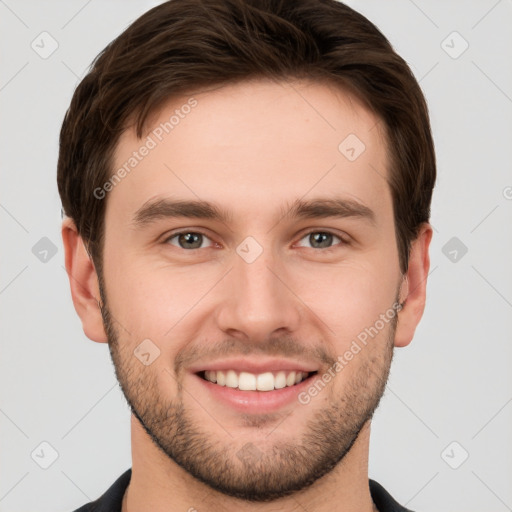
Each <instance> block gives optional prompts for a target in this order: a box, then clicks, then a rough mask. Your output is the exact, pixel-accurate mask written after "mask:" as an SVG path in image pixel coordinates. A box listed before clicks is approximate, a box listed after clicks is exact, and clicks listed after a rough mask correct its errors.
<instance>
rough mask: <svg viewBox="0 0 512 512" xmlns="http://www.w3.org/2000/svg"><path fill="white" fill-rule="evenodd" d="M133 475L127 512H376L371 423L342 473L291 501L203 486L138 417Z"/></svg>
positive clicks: (125, 506)
mask: <svg viewBox="0 0 512 512" xmlns="http://www.w3.org/2000/svg"><path fill="white" fill-rule="evenodd" d="M131 424H132V432H131V436H132V476H131V480H130V484H129V486H128V489H127V491H126V493H125V495H124V498H123V507H122V512H134V511H137V512H149V511H151V512H174V511H185V510H186V511H189V512H194V511H196V512H198V511H201V510H208V511H210V512H221V511H222V512H234V511H244V512H255V511H258V512H269V511H271V510H274V511H275V510H277V509H278V510H280V511H283V512H288V511H296V510H304V509H305V510H315V512H327V511H329V512H333V511H337V510H339V511H343V512H356V511H357V512H375V511H377V508H376V507H375V505H374V504H373V501H372V499H371V495H370V490H369V485H368V447H369V434H370V423H369V422H368V423H367V424H366V425H365V426H364V427H363V429H362V430H361V433H360V435H359V436H358V438H357V439H356V441H355V443H354V445H353V446H352V448H351V450H350V451H349V453H347V455H346V456H345V457H344V459H343V461H342V462H340V463H339V464H338V466H336V468H335V469H334V470H333V471H331V472H330V473H328V474H327V475H325V476H323V477H322V478H320V479H319V480H317V481H316V482H315V483H314V484H313V485H311V486H310V487H308V488H307V489H305V490H303V491H298V492H296V493H294V494H292V495H291V496H288V497H285V498H280V499H278V500H274V501H272V502H268V503H254V502H248V501H244V500H240V499H237V498H233V497H231V496H226V495H225V494H222V493H220V492H218V491H215V490H213V489H211V488H210V487H208V486H207V485H205V484H203V483H202V482H199V481H198V480H196V479H195V478H194V477H192V476H191V475H190V474H189V473H187V472H186V471H185V470H184V469H183V468H181V467H180V466H178V465H177V464H176V463H175V462H174V461H172V460H171V459H169V458H168V457H167V455H165V454H164V453H163V452H162V451H161V450H160V449H159V448H158V447H157V446H156V445H155V444H154V443H153V441H152V440H151V438H150V437H149V436H148V435H147V433H146V431H145V430H144V429H143V427H142V426H141V425H140V423H139V422H138V421H137V420H136V419H135V417H134V416H132V419H131Z"/></svg>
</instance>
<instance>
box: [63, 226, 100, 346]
mask: <svg viewBox="0 0 512 512" xmlns="http://www.w3.org/2000/svg"><path fill="white" fill-rule="evenodd" d="M62 242H63V244H64V253H65V259H66V272H67V274H68V277H69V286H70V287H71V297H72V299H73V305H74V306H75V310H76V312H77V313H78V316H79V317H80V319H81V320H82V328H83V330H84V333H85V335H86V336H87V337H88V338H89V339H90V340H92V341H97V342H99V343H106V342H107V341H108V338H107V335H106V333H105V329H104V327H103V319H102V316H101V310H100V308H99V305H98V302H99V301H100V293H99V285H98V276H97V274H96V269H95V268H94V264H93V262H92V261H91V259H90V258H89V254H88V253H87V251H86V249H85V246H84V243H83V241H82V237H81V236H80V235H79V234H78V230H77V228H76V226H75V223H74V222H73V220H72V219H70V218H65V219H64V220H63V221H62Z"/></svg>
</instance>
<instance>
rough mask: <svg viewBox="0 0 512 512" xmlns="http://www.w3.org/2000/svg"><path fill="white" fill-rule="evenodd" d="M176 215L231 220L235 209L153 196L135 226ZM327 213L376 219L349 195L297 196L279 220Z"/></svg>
mask: <svg viewBox="0 0 512 512" xmlns="http://www.w3.org/2000/svg"><path fill="white" fill-rule="evenodd" d="M177 217H187V218H193V219H209V220H215V221H219V222H223V223H230V222H232V220H233V212H232V211H230V210H226V209H224V208H221V207H219V206H217V205H215V204H214V203H211V202H209V201H203V200H173V199H167V198H160V199H150V200H148V201H146V202H145V203H144V204H143V205H142V206H141V207H140V208H139V209H138V210H137V211H136V212H135V214H134V216H133V224H134V226H135V227H136V228H142V227H145V226H147V225H148V224H152V223H153V222H155V221H157V220H159V219H169V218H177ZM328 217H336V218H349V217H355V218H360V219H362V220H364V221H367V222H369V223H370V224H372V225H375V223H376V216H375V213H374V212H373V210H371V209H370V208H369V207H368V206H366V205H364V204H362V203H360V202H359V201H355V200H353V199H348V198H347V199H345V198H321V199H313V200H309V201H304V200H302V199H297V200H295V201H294V202H293V203H291V204H289V203H287V204H285V205H284V206H283V207H282V208H281V210H280V220H282V219H283V218H287V219H322V218H328Z"/></svg>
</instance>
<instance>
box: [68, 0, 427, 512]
mask: <svg viewBox="0 0 512 512" xmlns="http://www.w3.org/2000/svg"><path fill="white" fill-rule="evenodd" d="M435 175H436V169H435V156H434V148H433V142H432V137H431V133H430V125H429V118H428V113H427V107H426V104H425V100H424V98H423V95H422V93H421V91H420V89H419V86H418V84H417V82H416V80H415V79H414V77H413V75H412V73H411V72H410V70H409V68H408V67H407V65H406V64H405V62H404V61H403V60H402V59H401V58H400V57H399V56H398V55H396V54H395V52H394V51H393V49H392V48H391V46H390V44H389V43H388V41H387V40H386V39H385V37H384V36H383V35H382V34H381V33H380V32H379V31H378V30H377V28H376V27H375V26H374V25H373V24H371V23H370V22H369V21H368V20H367V19H366V18H364V17H363V16H361V15H360V14H358V13H356V12H355V11H353V10H352V9H350V8H349V7H347V6H345V5H343V4H341V3H338V2H335V1H331V0H324V1H313V0H300V1H293V2H278V1H276V0H267V1H263V0H259V1H258V0H250V1H241V0H203V1H201V0H171V1H170V2H166V3H163V4H161V5H159V6H157V7H155V8H154V9H152V10H150V11H149V12H147V13H146V14H145V15H143V16H142V17H141V18H139V19H138V20H136V21H135V22H134V23H133V24H132V25H131V26H130V27H128V29H126V31H125V32H124V33H122V34H121V35H120V36H119V37H118V38H117V39H116V40H115V41H113V42H112V43H111V44H110V45H109V46H108V47H107V48H106V49H105V50H104V51H103V52H102V53H101V54H100V56H99V57H98V58H97V59H96V61H95V62H94V65H93V67H92V69H91V71H90V72H89V74H88V75H87V76H86V77H85V78H84V79H83V81H82V82H81V84H80V85H79V86H78V88H77V90H76V92H75V94H74V96H73V99H72V102H71V106H70V108H69V111H68V113H67V114H66V117H65V119H64V123H63V126H62V131H61V139H60V154H59V164H58V185H59V192H60V195H61V198H62V203H63V208H64V212H65V214H66V218H65V219H64V221H63V225H62V236H63V241H64V246H65V250H66V269H67V271H68V274H69V280H70V286H71V292H72V297H73V302H74V305H75V308H76V311H77V313H78V314H79V316H80V318H81V320H82V324H83V329H84V332H85V334H86V335H87V336H88V337H89V338H90V339H91V340H93V341H96V342H101V343H108V345H109V348H110V352H111V355H112V359H113V362H114V365H115V370H116V375H117V378H118V380H119V383H120V386H121V388H122V390H123V392H124V395H125V396H126V399H127V401H128V403H129V405H130V407H131V410H132V413H133V414H132V420H131V429H132V468H131V469H129V470H127V471H126V472H125V473H124V474H123V475H122V476H121V477H120V478H119V479H118V480H117V481H116V482H115V483H114V484H113V485H112V487H111V488H110V489H109V490H108V491H107V492H106V493H105V494H104V495H103V496H102V497H100V498H99V499H98V500H97V501H95V502H94V503H91V504H88V505H84V506H83V507H82V508H80V509H79V510H80V511H82V512H83V511H89V510H90V511H92V510H94V511H107V510H108V511H123V512H126V511H137V512H143V511H182V510H183V511H187V510H188V511H213V512H216V511H235V510H236V511H238V510H244V511H256V510H258V511H270V510H282V511H291V510H310V511H318V512H321V511H324V510H329V511H332V510H340V511H341V510H343V511H344V512H349V511H354V512H355V511H358V512H370V511H375V510H379V511H380V512H388V511H403V510H406V509H405V508H403V507H401V506H400V505H399V504H398V503H397V502H396V501H395V500H394V499H393V498H392V497H391V495H390V494H389V493H388V492H387V491H386V490H385V489H384V488H382V487H381V486H380V485H379V484H378V483H377V482H375V481H373V480H369V479H368V448H369V434H370V422H371V418H372V415H373V413H374V411H375V409H376V407H377V406H378V403H379V400H380V398H381V396H382V394H383V392H384V389H385V385H386V381H387V377H388V373H389V368H390V364H391V360H392V355H393V349H394V347H403V346H405V345H407V344H408V343H409V342H410V341H411V340H412V338H413V335H414V331H415V328H416V326H417V325H418V322H419V321H420V318H421V316H422V313H423V309H424V305H425V293H426V280H427V275H428V270H429V264H430V261H429V255H428V248H429V244H430V240H431V237H432V229H431V227H430V225H429V223H428V220H429V216H430V202H431V197H432V190H433V186H434V183H435Z"/></svg>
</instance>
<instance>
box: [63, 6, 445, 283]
mask: <svg viewBox="0 0 512 512" xmlns="http://www.w3.org/2000/svg"><path fill="white" fill-rule="evenodd" d="M252 78H270V79H277V80H285V79H290V78H291V79H293V78H309V79H313V80H316V81H320V82H327V81H329V82H331V83H335V84H338V85H339V86H340V87H344V88H345V89H347V88H348V90H350V91H352V92H353V93H354V94H355V95H356V96H358V97H359V98H360V99H362V100H363V101H364V102H365V104H366V105H368V107H369V108H370V109H371V110H372V111H373V112H375V113H376V114H377V116H378V117H379V119H381V120H382V121H383V122H384V128H385V133H386V135H387V143H388V155H389V169H388V182H389V186H390V188H391V193H392V198H393V211H394V221H395V228H396V235H397V246H398V253H399V262H400V269H401V272H402V273H405V272H406V270H407V268H408V260H409V252H410V246H411V242H412V241H413V240H414V239H415V238H416V237H417V235H418V232H419V228H420V226H421V224H422V223H424V222H428V221H429V217H430V203H431V199H432V191H433V187H434V183H435V179H436V164H435V154H434V144H433V140H432V135H431V131H430V121H429V116H428V110H427V105H426V102H425V99H424V96H423V94H422V92H421V89H420V87H419V84H418V83H417V81H416V79H415V78H414V76H413V74H412V72H411V70H410V69H409V67H408V65H407V64H406V62H405V61H404V60H403V59H402V58H401V57H400V56H398V55H397V54H396V53H395V51H394V50H393V48H392V46H391V45H390V43H389V41H388V40H387V39H386V38H385V37H384V35H383V34H382V33H381V32H380V31H379V30H378V29H377V27H376V26H375V25H373V24H372V23H371V22H370V21H369V20H368V19H366V18H365V17H364V16H362V15H361V14H359V13H357V12H356V11H354V10H353V9H351V8H350V7H348V6H346V5H344V4H342V3H341V2H338V1H336V0H288V1H286V0H284V1H282V0H170V1H168V2H165V3H163V4H160V5H158V6H157V7H154V8H153V9H151V10H149V11H148V12H146V13H145V14H144V15H142V16H141V17H140V18H138V19H137V20H136V21H135V22H134V23H133V24H132V25H130V26H129V27H128V28H127V29H126V30H125V31H124V32H123V33H122V34H121V35H120V36H118V37H117V38H116V39H115V40H114V41H112V42H111V43H110V44H109V45H108V46H107V47H106V48H105V49H104V50H103V51H102V52H101V53H100V54H99V55H98V56H97V57H96V59H95V60H94V61H93V63H92V65H91V69H90V70H89V73H88V74H87V75H86V76H85V78H84V79H83V80H82V81H81V83H80V84H79V85H78V87H77V89H76V91H75V93H74V95H73V98H72V101H71V105H70V107H69V109H68V111H67V113H66V115H65V118H64V121H63V124H62V129H61V132H60V152H59V160H58V171H57V182H58V187H59V194H60V197H61V200H62V205H63V211H64V213H65V214H66V215H67V216H69V217H71V218H72V219H73V220H74V222H75V224H76V226H77V230H78V232H79V234H80V235H81V237H82V239H83V240H84V243H85V245H86V247H87V248H88V250H89V252H90V254H91V257H92V258H93V261H94V264H95V266H96V269H97V271H98V272H100V271H101V267H102V265H101V263H102V247H103V245H104V244H103V236H104V221H105V219H104V217H105V205H106V200H99V199H97V198H96V197H95V195H94V194H93V191H94V190H95V189H97V187H101V186H102V185H103V184H104V183H105V182H106V181H107V180H108V179H109V177H110V175H111V174H112V173H113V154H114V151H115V148H116V145H117V142H118V140H119V137H120V135H121V134H122V133H123V131H124V130H126V129H127V128H129V127H130V126H135V127H136V130H137V131H136V133H137V136H138V137H139V138H140V137H142V134H143V130H144V127H145V123H146V122H147V120H148V116H150V115H152V114H153V113H155V112H157V111H158V108H159V107H161V106H162V104H163V103H164V102H167V101H168V100H169V99H170V98H172V97H173V96H179V95H183V94H187V93H190V91H192V90H195V89H197V88H200V87H210V86H212V85H218V86H222V85H223V84H228V83H233V82H239V81H242V80H246V79H252ZM340 142H341V141H340Z"/></svg>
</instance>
